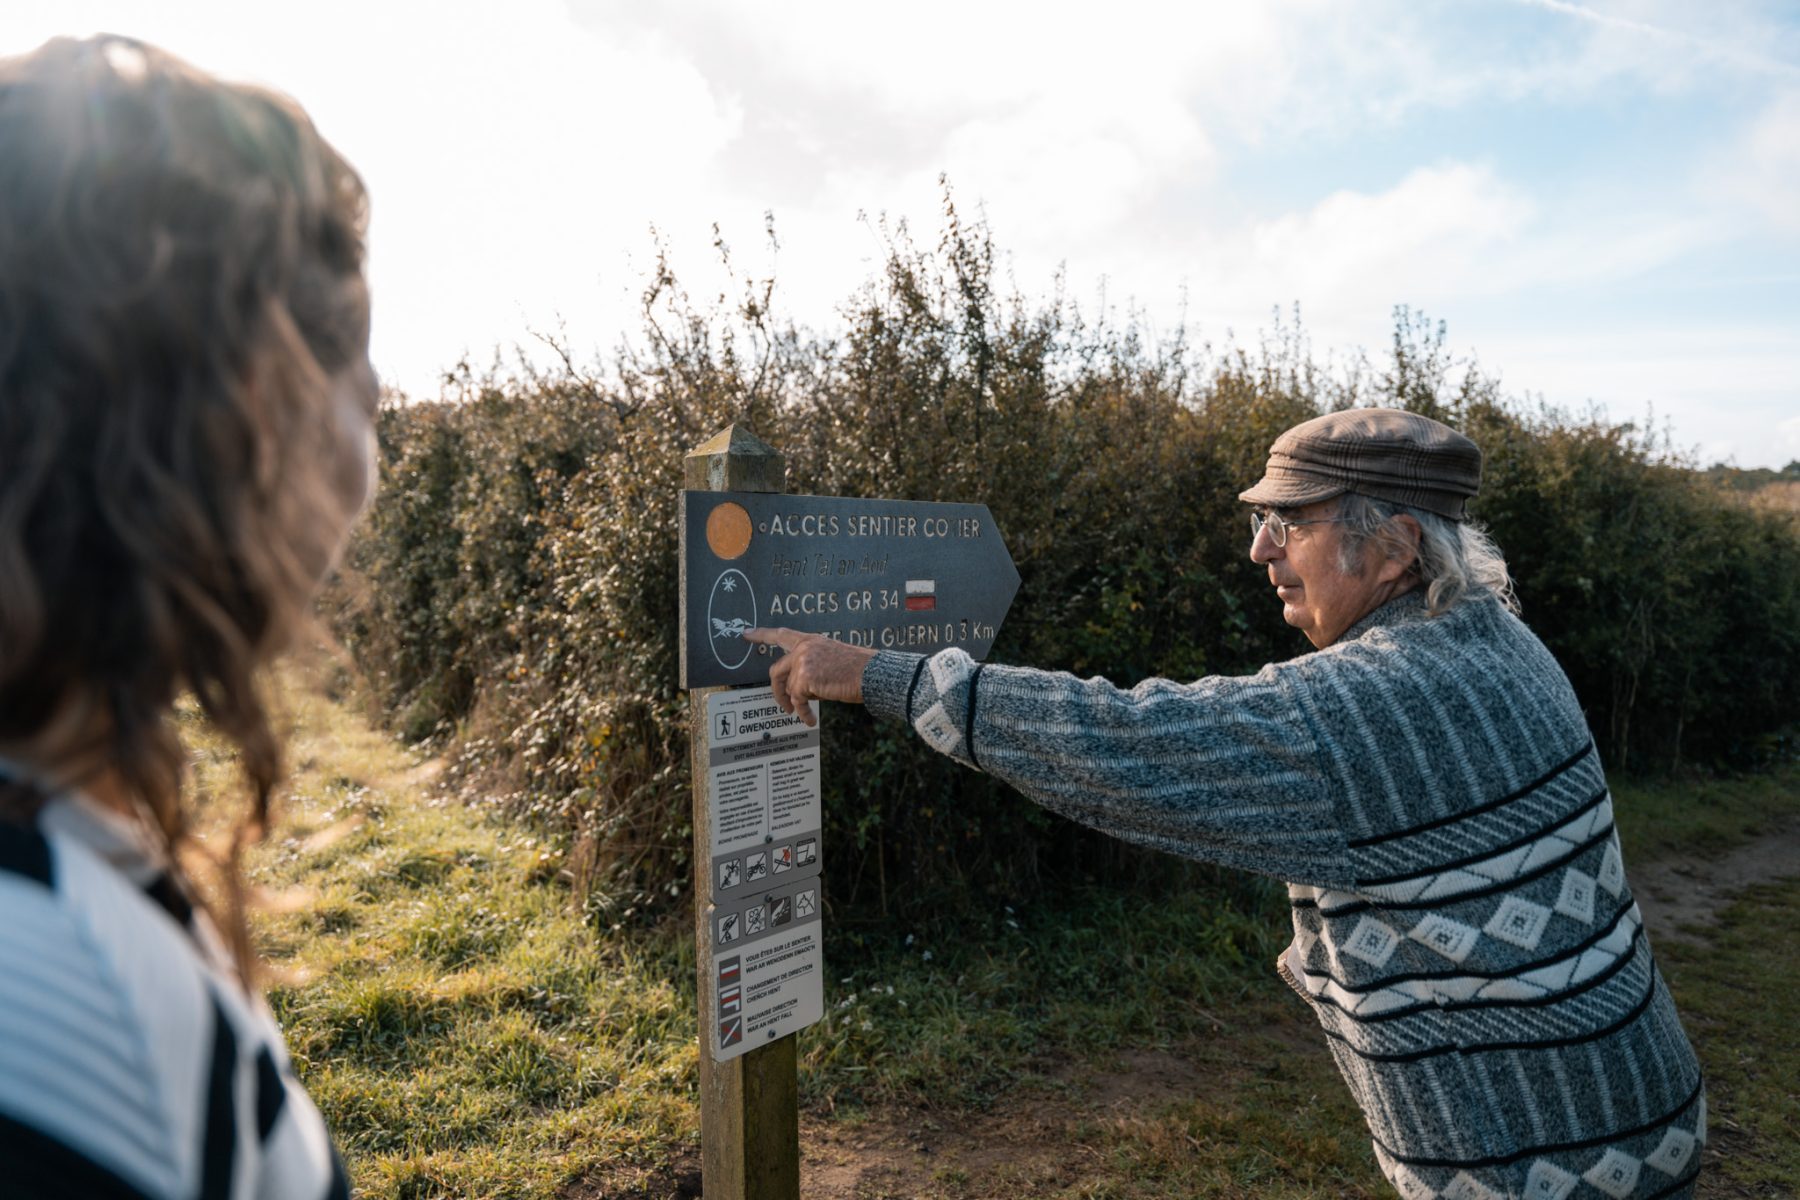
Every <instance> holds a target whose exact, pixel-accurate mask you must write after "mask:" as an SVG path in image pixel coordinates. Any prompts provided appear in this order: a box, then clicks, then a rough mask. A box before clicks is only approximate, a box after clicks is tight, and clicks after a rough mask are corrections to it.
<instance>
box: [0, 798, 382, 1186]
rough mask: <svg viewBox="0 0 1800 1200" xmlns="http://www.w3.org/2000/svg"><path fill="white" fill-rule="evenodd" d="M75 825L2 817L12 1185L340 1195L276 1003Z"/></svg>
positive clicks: (3, 1106)
mask: <svg viewBox="0 0 1800 1200" xmlns="http://www.w3.org/2000/svg"><path fill="white" fill-rule="evenodd" d="M194 932H195V931H194V930H192V929H189V928H184V927H183V926H182V924H180V923H179V922H178V920H177V919H175V918H174V917H172V916H171V915H170V914H169V913H167V912H165V911H164V910H163V909H161V908H159V907H157V906H156V905H155V904H153V903H152V902H151V901H150V900H149V899H148V898H147V897H146V896H145V894H144V893H143V892H142V891H140V890H138V888H137V887H135V886H133V884H132V883H131V882H130V881H128V880H127V879H126V878H125V877H124V876H123V875H122V874H120V873H119V871H117V870H116V869H115V868H114V867H113V866H111V865H110V864H108V863H106V862H104V861H102V860H101V859H100V858H99V857H97V856H96V855H94V854H93V853H90V852H89V850H88V848H87V847H86V846H85V845H83V844H80V843H77V842H76V841H74V840H72V839H70V838H66V837H61V836H51V837H46V836H45V835H44V834H42V833H41V832H39V831H38V830H35V829H29V828H21V827H19V826H15V825H11V824H5V823H0V1161H3V1162H5V1163H6V1164H7V1176H6V1182H5V1183H4V1184H0V1193H3V1194H4V1195H6V1196H8V1197H17V1198H18V1200H53V1198H61V1197H76V1196H79V1197H84V1198H88V1200H137V1198H140V1197H154V1198H159V1200H160V1198H164V1197H168V1198H174V1197H201V1198H202V1200H290V1198H291V1200H338V1198H347V1197H348V1195H349V1185H348V1181H347V1179H346V1176H345V1174H344V1170H343V1165H342V1163H341V1162H340V1160H339V1159H338V1156H337V1153H336V1151H335V1149H334V1148H333V1146H332V1144H331V1141H330V1138H329V1137H328V1136H327V1134H326V1131H325V1127H324V1123H323V1122H322V1120H321V1119H320V1117H319V1114H318V1112H317V1110H316V1109H314V1108H313V1106H312V1104H311V1102H310V1101H309V1100H308V1099H307V1097H306V1094H305V1092H304V1091H303V1090H302V1089H301V1087H300V1085H299V1083H298V1082H297V1081H296V1080H295V1079H294V1077H293V1074H292V1070H291V1068H290V1067H289V1065H288V1059H287V1053H286V1050H285V1048H284V1047H283V1045H282V1041H281V1035H280V1032H279V1030H278V1029H277V1028H276V1026H275V1024H274V1021H273V1019H272V1018H271V1017H270V1015H269V1012H268V1009H267V1007H266V1006H264V1005H262V1004H261V1003H260V1002H258V1001H255V1000H252V999H250V998H249V997H247V996H245V995H244V994H243V993H242V992H241V991H240V990H238V989H237V987H236V985H235V984H234V983H232V982H231V981H230V980H228V979H227V978H225V977H224V976H223V975H222V974H221V973H220V972H219V971H217V970H215V969H213V968H212V966H211V965H210V963H209V962H208V961H207V959H206V957H205V956H204V954H202V953H201V952H200V949H199V945H198V943H197V942H196V939H195V937H194Z"/></svg>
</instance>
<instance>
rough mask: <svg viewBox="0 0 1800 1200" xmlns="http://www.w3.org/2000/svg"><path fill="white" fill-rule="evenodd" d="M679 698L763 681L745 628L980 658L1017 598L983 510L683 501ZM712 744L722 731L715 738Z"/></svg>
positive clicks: (823, 499)
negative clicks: (687, 691) (692, 691)
mask: <svg viewBox="0 0 1800 1200" xmlns="http://www.w3.org/2000/svg"><path fill="white" fill-rule="evenodd" d="M681 503H682V520H681V542H682V546H681V553H682V566H683V570H682V577H681V578H682V595H681V611H682V620H683V622H684V623H685V628H686V634H687V636H686V637H685V638H684V639H683V641H682V659H681V676H682V686H683V687H687V688H696V687H710V686H714V685H718V684H751V683H766V682H767V681H768V678H769V666H770V664H771V663H772V662H773V661H774V657H773V656H774V655H777V654H779V653H780V652H779V651H778V650H777V651H771V649H770V648H769V647H767V646H758V645H755V644H754V643H751V642H748V641H745V640H744V633H745V631H746V630H749V629H754V628H758V627H764V626H786V627H787V628H789V629H798V630H801V631H803V632H806V633H818V634H823V635H825V636H826V637H831V638H837V639H839V640H840V641H845V642H849V643H851V644H853V645H857V646H869V647H872V648H874V649H877V650H889V649H893V650H912V651H915V652H925V653H935V652H936V651H938V650H942V649H945V648H947V647H950V646H958V647H961V648H962V649H964V650H966V651H968V652H969V654H971V655H972V656H974V657H976V658H983V657H985V656H986V655H987V652H988V650H989V649H990V648H992V646H993V644H994V637H995V635H996V634H997V633H998V632H999V629H1000V622H1001V621H1002V620H1004V619H1005V617H1006V610H1007V609H1008V608H1009V607H1010V606H1011V605H1012V600H1013V595H1014V594H1015V593H1016V592H1017V591H1018V590H1019V572H1018V570H1017V569H1015V568H1014V566H1013V562H1012V556H1011V555H1009V554H1008V553H1007V550H1006V543H1005V542H1004V541H1003V540H1002V539H1001V537H1000V531H999V530H998V529H996V528H995V527H994V519H993V516H992V514H990V513H989V512H988V509H987V506H986V505H984V504H935V503H923V502H914V501H905V500H855V499H850V498H848V497H843V496H788V495H782V494H777V493H769V492H692V491H690V492H683V493H682V497H681ZM715 732H716V730H715Z"/></svg>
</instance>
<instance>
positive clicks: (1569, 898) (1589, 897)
mask: <svg viewBox="0 0 1800 1200" xmlns="http://www.w3.org/2000/svg"><path fill="white" fill-rule="evenodd" d="M1555 908H1556V911H1557V912H1559V913H1561V914H1562V915H1563V916H1565V917H1569V918H1572V919H1574V920H1576V921H1580V922H1581V923H1582V924H1583V925H1592V924H1593V923H1594V877H1593V876H1592V875H1589V874H1587V873H1586V872H1585V871H1577V870H1574V869H1572V868H1571V869H1570V870H1569V871H1568V872H1567V873H1565V874H1564V875H1563V884H1562V892H1561V893H1559V894H1558V895H1557V897H1556V904H1555Z"/></svg>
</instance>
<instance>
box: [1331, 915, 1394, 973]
mask: <svg viewBox="0 0 1800 1200" xmlns="http://www.w3.org/2000/svg"><path fill="white" fill-rule="evenodd" d="M1399 944H1400V935H1399V934H1397V933H1395V932H1394V930H1393V928H1392V927H1391V926H1389V925H1387V924H1386V923H1384V922H1381V921H1377V920H1376V919H1375V918H1374V917H1364V918H1363V919H1362V920H1360V921H1358V922H1357V923H1356V928H1355V929H1354V930H1352V931H1351V932H1350V936H1349V938H1348V939H1346V940H1345V942H1344V944H1343V947H1342V950H1343V952H1344V953H1345V954H1348V955H1350V956H1352V957H1353V958H1360V959H1362V960H1363V961H1364V962H1366V963H1368V964H1369V965H1370V966H1372V967H1381V966H1386V965H1387V960H1388V959H1390V958H1392V957H1393V956H1394V947H1395V946H1398V945H1399Z"/></svg>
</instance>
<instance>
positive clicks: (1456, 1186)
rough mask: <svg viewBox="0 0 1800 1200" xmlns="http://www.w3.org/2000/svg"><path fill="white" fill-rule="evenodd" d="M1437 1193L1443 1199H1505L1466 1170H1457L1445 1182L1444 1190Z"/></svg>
mask: <svg viewBox="0 0 1800 1200" xmlns="http://www.w3.org/2000/svg"><path fill="white" fill-rule="evenodd" d="M1439 1194H1440V1195H1442V1196H1443V1198H1444V1200H1506V1198H1505V1197H1504V1196H1502V1195H1501V1194H1500V1193H1499V1192H1496V1191H1495V1190H1494V1189H1493V1188H1491V1187H1489V1186H1488V1185H1487V1184H1485V1183H1483V1182H1481V1181H1480V1180H1479V1179H1476V1178H1475V1177H1474V1176H1473V1175H1471V1174H1469V1173H1468V1172H1467V1171H1458V1172H1457V1173H1456V1178H1455V1179H1452V1180H1451V1181H1450V1182H1449V1183H1447V1184H1445V1185H1444V1190H1443V1191H1442V1192H1441V1193H1439Z"/></svg>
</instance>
